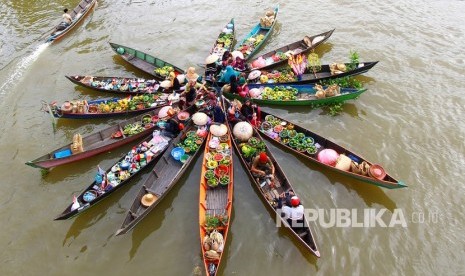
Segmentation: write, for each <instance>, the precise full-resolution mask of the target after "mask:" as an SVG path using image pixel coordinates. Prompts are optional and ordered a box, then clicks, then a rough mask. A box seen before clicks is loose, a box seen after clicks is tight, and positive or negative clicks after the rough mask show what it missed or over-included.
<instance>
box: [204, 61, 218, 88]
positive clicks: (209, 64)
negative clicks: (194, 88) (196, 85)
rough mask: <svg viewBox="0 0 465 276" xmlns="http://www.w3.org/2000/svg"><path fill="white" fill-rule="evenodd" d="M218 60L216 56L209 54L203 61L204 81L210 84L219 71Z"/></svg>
mask: <svg viewBox="0 0 465 276" xmlns="http://www.w3.org/2000/svg"><path fill="white" fill-rule="evenodd" d="M219 59H220V57H219V56H218V55H217V54H211V55H209V56H208V57H207V58H206V59H205V80H206V81H208V82H210V83H213V82H215V80H216V79H215V78H216V75H218V73H219V72H220V71H221V66H219V65H218V63H217V61H218V60H219Z"/></svg>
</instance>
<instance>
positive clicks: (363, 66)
mask: <svg viewBox="0 0 465 276" xmlns="http://www.w3.org/2000/svg"><path fill="white" fill-rule="evenodd" d="M377 63H378V61H370V62H363V63H358V64H356V66H355V69H353V70H347V71H346V72H343V73H340V74H331V69H330V65H329V64H325V65H321V70H320V71H318V72H316V73H313V72H310V71H309V70H308V68H307V70H306V71H305V73H304V74H303V75H302V78H301V79H300V80H298V79H297V77H296V76H294V73H292V75H289V74H287V72H292V70H291V68H290V67H289V66H287V67H286V68H285V71H286V72H284V71H282V70H273V71H267V70H260V72H261V75H266V76H267V78H268V82H270V83H279V84H284V85H288V84H307V83H317V82H319V81H323V80H329V79H337V78H342V77H348V76H355V75H360V74H363V73H366V72H367V71H368V70H370V69H371V68H373V67H374V66H375V65H376V64H377ZM345 65H346V67H347V68H348V67H349V66H350V64H349V63H345ZM281 75H285V76H286V77H282V76H281ZM250 83H254V82H253V81H251V82H250ZM255 83H260V78H257V80H256V81H255Z"/></svg>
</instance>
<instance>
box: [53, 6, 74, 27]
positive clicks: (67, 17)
mask: <svg viewBox="0 0 465 276" xmlns="http://www.w3.org/2000/svg"><path fill="white" fill-rule="evenodd" d="M63 12H64V13H63V15H62V17H63V21H62V22H61V23H60V24H59V25H58V26H57V27H56V28H55V32H56V31H63V30H64V29H66V28H67V27H68V26H69V25H71V22H73V18H72V17H71V15H69V14H68V9H66V8H65V9H64V10H63Z"/></svg>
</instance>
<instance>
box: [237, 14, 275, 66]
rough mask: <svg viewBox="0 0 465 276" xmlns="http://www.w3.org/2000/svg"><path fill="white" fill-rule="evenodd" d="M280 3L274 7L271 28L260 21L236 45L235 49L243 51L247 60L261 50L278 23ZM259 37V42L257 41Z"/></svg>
mask: <svg viewBox="0 0 465 276" xmlns="http://www.w3.org/2000/svg"><path fill="white" fill-rule="evenodd" d="M278 12H279V5H278V6H276V7H275V8H274V20H273V23H272V24H271V26H270V27H269V28H264V27H262V26H261V25H260V22H259V23H258V24H257V25H255V26H254V27H253V28H252V30H251V31H250V32H249V33H248V34H247V35H246V36H245V37H244V39H242V41H241V42H240V43H239V44H238V45H236V47H235V50H238V51H240V52H242V54H243V55H244V58H245V60H246V61H248V60H249V59H251V58H252V56H253V55H254V54H255V53H257V52H258V50H260V48H261V47H262V46H263V44H264V43H265V41H266V40H267V39H268V37H269V36H270V34H271V33H272V31H273V28H274V26H275V25H276V17H277V16H278ZM257 38H258V40H259V42H258V43H257V42H256V41H257Z"/></svg>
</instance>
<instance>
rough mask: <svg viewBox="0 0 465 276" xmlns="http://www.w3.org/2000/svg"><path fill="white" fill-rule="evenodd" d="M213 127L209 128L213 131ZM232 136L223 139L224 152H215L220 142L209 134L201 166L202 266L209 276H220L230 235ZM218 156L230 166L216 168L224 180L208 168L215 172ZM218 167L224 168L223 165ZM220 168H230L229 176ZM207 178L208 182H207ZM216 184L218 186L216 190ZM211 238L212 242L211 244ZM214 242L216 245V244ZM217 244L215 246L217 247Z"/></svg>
mask: <svg viewBox="0 0 465 276" xmlns="http://www.w3.org/2000/svg"><path fill="white" fill-rule="evenodd" d="M212 127H213V126H212ZM212 127H210V129H211V128H212ZM224 127H226V126H224ZM229 132H230V131H229V129H228V133H227V134H226V135H225V136H223V137H228V138H227V141H226V142H225V143H224V144H222V146H221V148H222V150H221V151H219V148H220V146H217V147H216V148H215V149H213V148H211V147H212V146H213V140H214V139H218V137H215V136H214V135H213V134H211V132H209V134H208V137H207V141H206V145H205V152H204V159H203V162H202V173H201V176H200V198H199V228H200V246H201V248H202V257H203V263H204V265H205V271H206V272H207V275H210V276H214V275H217V272H218V268H219V267H220V265H221V260H222V257H223V252H224V251H225V247H226V242H227V237H228V232H229V225H230V218H231V210H232V203H233V184H234V177H233V164H232V155H231V153H232V148H231V139H230V138H229V136H230V135H229ZM214 137H215V138H214ZM219 152H221V156H223V159H224V158H227V159H228V160H229V161H228V163H227V165H226V164H223V165H219V166H218V167H217V169H216V170H217V171H222V172H224V174H221V175H222V177H220V178H217V177H216V176H219V175H220V174H219V173H218V174H217V173H215V172H212V170H210V169H209V168H212V167H213V166H211V165H214V162H217V161H211V160H214V158H215V156H217V155H218V156H219V154H218V153H219ZM211 163H213V164H211ZM217 163H220V164H221V162H220V161H218V162H217ZM220 166H221V167H222V168H223V169H224V168H227V172H226V171H225V170H223V169H222V170H220V169H218V168H219V167H220ZM208 174H210V175H208ZM211 175H213V176H211ZM207 178H209V179H208V180H207ZM213 179H214V180H213ZM222 180H224V182H221V181H222ZM214 182H216V186H215V183H214ZM218 182H221V183H218ZM222 183H223V184H222ZM212 186H215V187H212ZM216 231H217V232H216ZM212 233H213V234H212ZM218 235H220V236H221V238H218ZM209 238H212V239H211V240H208V239H209ZM213 240H215V241H214V242H213ZM215 243H216V245H214V244H215Z"/></svg>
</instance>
